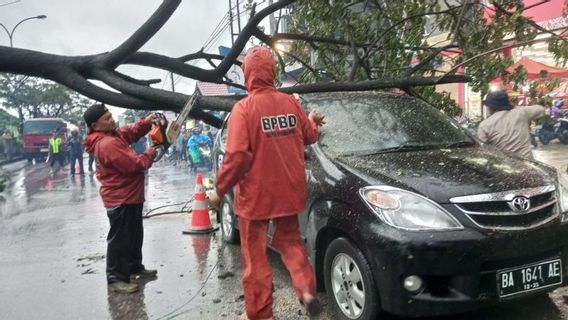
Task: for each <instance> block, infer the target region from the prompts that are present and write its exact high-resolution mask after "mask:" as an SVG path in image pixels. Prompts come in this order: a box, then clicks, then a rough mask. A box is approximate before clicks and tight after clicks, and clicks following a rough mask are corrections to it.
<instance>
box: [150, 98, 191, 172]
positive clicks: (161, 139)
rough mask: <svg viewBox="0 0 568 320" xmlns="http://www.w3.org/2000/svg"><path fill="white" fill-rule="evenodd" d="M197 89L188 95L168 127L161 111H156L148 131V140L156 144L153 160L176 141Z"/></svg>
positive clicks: (159, 156)
mask: <svg viewBox="0 0 568 320" xmlns="http://www.w3.org/2000/svg"><path fill="white" fill-rule="evenodd" d="M197 94H198V93H197V90H195V92H194V93H193V94H192V95H191V97H189V99H188V100H187V102H186V103H185V105H184V106H183V109H182V110H181V112H180V114H179V115H178V116H177V118H176V120H175V121H174V122H172V123H171V124H170V126H169V127H168V120H166V117H165V116H164V114H163V113H156V116H157V117H156V121H155V122H154V126H153V127H152V130H150V132H149V136H150V140H151V141H152V145H153V146H156V147H157V148H156V157H155V158H154V162H157V161H159V160H160V159H161V158H162V157H163V156H164V154H165V153H166V151H167V150H168V148H169V147H170V146H171V145H172V144H173V143H174V142H175V141H176V139H177V137H178V136H179V133H180V131H181V128H182V127H183V123H184V121H185V119H187V115H188V114H189V112H190V111H191V109H192V108H193V106H194V105H195V102H196V101H197Z"/></svg>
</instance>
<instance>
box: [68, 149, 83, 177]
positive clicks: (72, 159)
mask: <svg viewBox="0 0 568 320" xmlns="http://www.w3.org/2000/svg"><path fill="white" fill-rule="evenodd" d="M75 160H77V161H78V162H79V173H84V172H85V170H83V154H72V155H71V156H70V163H69V169H70V170H71V174H75Z"/></svg>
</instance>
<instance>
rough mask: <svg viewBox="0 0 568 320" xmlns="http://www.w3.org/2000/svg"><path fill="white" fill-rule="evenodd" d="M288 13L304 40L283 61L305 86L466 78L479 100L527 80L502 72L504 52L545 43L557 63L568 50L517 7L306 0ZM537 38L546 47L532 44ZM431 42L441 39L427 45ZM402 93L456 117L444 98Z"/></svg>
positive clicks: (500, 0)
mask: <svg viewBox="0 0 568 320" xmlns="http://www.w3.org/2000/svg"><path fill="white" fill-rule="evenodd" d="M545 3H546V1H544V2H543V3H540V4H538V5H542V4H545ZM294 6H295V7H294V11H293V14H292V15H291V24H292V30H293V31H294V32H295V33H296V34H300V35H304V36H305V37H304V38H303V39H301V40H296V41H295V42H294V43H293V44H292V46H291V50H290V51H289V52H283V55H284V58H286V59H287V61H289V62H290V61H297V62H301V63H302V64H304V65H305V66H306V67H307V68H306V69H307V70H308V71H307V72H305V73H304V75H303V77H302V78H301V82H303V83H312V82H316V81H320V80H322V79H323V78H329V79H332V80H336V81H357V80H372V79H382V78H397V77H408V76H411V75H412V76H431V75H438V76H439V75H446V74H456V73H466V74H468V75H470V76H472V77H473V82H472V83H471V84H472V88H473V89H474V90H476V91H481V92H482V93H485V92H487V90H488V83H489V82H490V81H491V80H493V79H495V78H497V77H501V78H503V79H506V80H507V79H509V80H511V81H513V82H518V83H521V82H523V81H524V80H525V79H526V76H527V73H526V71H525V70H524V69H523V68H519V69H517V70H515V72H513V73H512V74H508V73H507V72H506V69H507V68H508V67H509V66H511V65H512V64H513V62H514V61H513V60H512V58H510V57H504V56H503V55H502V52H503V49H504V48H508V47H520V46H528V45H531V44H533V43H535V42H538V41H547V42H548V44H549V51H551V52H552V53H553V54H554V55H555V57H556V59H557V60H559V61H564V62H566V59H567V58H568V42H567V41H566V40H565V39H563V38H561V37H560V36H559V35H557V34H555V33H553V32H551V31H548V30H545V29H544V28H542V27H540V26H538V25H537V24H536V23H535V22H534V21H532V20H530V19H528V18H526V17H525V16H523V14H522V13H523V11H524V10H525V9H526V8H525V5H524V1H522V0H494V1H476V0H447V1H439V0H407V1H400V0H382V1H368V0H350V1H347V0H310V1H298V2H296V3H295V4H294ZM539 34H540V35H545V36H546V37H545V38H546V39H544V40H541V39H536V36H537V35H539ZM433 35H442V38H443V39H441V40H440V39H437V42H436V43H433V42H432V41H429V40H428V39H432V36H433ZM444 35H445V36H444ZM316 36H317V37H316ZM281 38H283V39H285V38H286V37H285V36H282V37H281ZM296 39H297V38H296ZM309 62H311V63H309ZM408 91H412V92H413V93H414V94H416V95H420V96H422V97H424V98H425V99H426V100H428V101H429V102H431V103H432V104H434V105H436V106H438V107H440V108H441V109H443V110H444V111H445V112H447V113H448V114H450V115H453V114H456V113H457V112H458V108H457V105H456V103H455V101H453V100H452V99H451V98H450V97H449V95H448V94H445V93H440V92H436V91H435V90H434V89H433V88H431V87H422V88H416V89H409V90H408Z"/></svg>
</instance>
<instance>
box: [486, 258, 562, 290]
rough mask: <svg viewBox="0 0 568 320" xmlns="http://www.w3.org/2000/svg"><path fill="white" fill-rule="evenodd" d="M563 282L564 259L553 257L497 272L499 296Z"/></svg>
mask: <svg viewBox="0 0 568 320" xmlns="http://www.w3.org/2000/svg"><path fill="white" fill-rule="evenodd" d="M561 283H562V261H561V260H560V259H552V260H547V261H542V262H537V263H533V264H529V265H526V266H522V267H515V268H511V269H505V270H500V271H498V272H497V293H498V294H499V298H504V297H509V296H513V295H517V294H521V293H525V292H528V291H533V290H538V289H542V288H546V287H551V286H555V285H558V284H561Z"/></svg>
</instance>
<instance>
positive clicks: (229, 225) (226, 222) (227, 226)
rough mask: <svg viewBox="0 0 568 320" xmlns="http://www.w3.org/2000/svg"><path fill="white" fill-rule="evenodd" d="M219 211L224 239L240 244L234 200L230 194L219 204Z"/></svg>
mask: <svg viewBox="0 0 568 320" xmlns="http://www.w3.org/2000/svg"><path fill="white" fill-rule="evenodd" d="M219 211H220V212H219V213H220V214H219V215H220V223H221V236H222V238H223V241H225V242H227V243H231V244H239V243H240V234H239V230H238V229H237V224H238V223H237V217H236V216H235V213H234V211H233V201H232V200H231V198H230V197H229V196H224V197H223V199H222V200H221V203H220V204H219Z"/></svg>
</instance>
